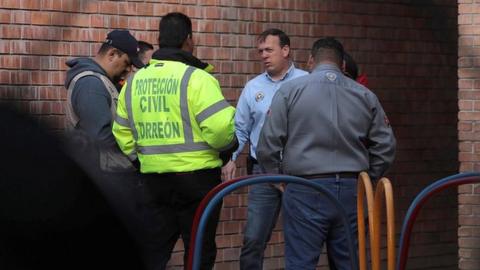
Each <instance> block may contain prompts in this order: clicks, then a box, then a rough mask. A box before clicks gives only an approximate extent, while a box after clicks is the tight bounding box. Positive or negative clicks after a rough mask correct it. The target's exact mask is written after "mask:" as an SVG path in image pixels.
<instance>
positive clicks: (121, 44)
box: [105, 30, 145, 68]
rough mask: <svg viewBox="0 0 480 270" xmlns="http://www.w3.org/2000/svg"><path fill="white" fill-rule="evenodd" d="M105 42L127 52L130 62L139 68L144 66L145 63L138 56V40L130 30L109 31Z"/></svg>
mask: <svg viewBox="0 0 480 270" xmlns="http://www.w3.org/2000/svg"><path fill="white" fill-rule="evenodd" d="M105 43H106V44H108V45H110V46H112V47H115V48H117V49H119V50H120V51H122V52H124V53H126V54H127V55H128V58H130V62H131V63H132V65H134V66H135V67H137V68H142V67H143V66H144V65H145V64H143V63H142V61H141V60H140V58H138V51H139V50H140V49H139V48H138V41H137V40H136V39H135V38H134V37H133V36H132V35H131V34H130V32H128V30H113V31H112V32H110V33H108V35H107V39H106V40H105Z"/></svg>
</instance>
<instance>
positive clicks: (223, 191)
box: [187, 175, 358, 270]
mask: <svg viewBox="0 0 480 270" xmlns="http://www.w3.org/2000/svg"><path fill="white" fill-rule="evenodd" d="M260 183H294V184H300V185H305V186H309V187H311V188H314V189H316V190H317V191H318V192H320V193H321V194H323V195H324V196H325V197H326V198H327V199H328V200H329V201H330V202H331V203H332V204H333V205H334V206H335V208H336V209H337V210H338V211H339V213H340V215H341V217H342V221H343V224H344V228H345V229H346V234H347V241H348V247H349V252H350V265H351V269H358V260H357V252H356V249H355V245H354V240H353V238H352V237H351V235H352V234H351V231H350V230H351V228H350V226H349V222H348V218H347V215H346V213H345V210H344V209H343V207H342V205H341V203H340V202H339V201H338V200H337V199H336V198H335V197H334V196H333V195H332V194H331V193H330V192H329V191H328V190H325V189H324V188H323V187H322V186H320V185H318V184H316V183H315V182H313V181H308V180H306V179H304V178H300V177H295V176H288V175H263V176H255V177H244V178H239V179H235V180H232V181H228V182H224V183H222V184H220V185H218V186H217V187H215V188H214V189H212V190H211V191H210V192H209V193H208V194H207V196H205V198H204V199H203V200H202V202H201V203H200V205H199V207H198V208H197V211H196V213H195V219H194V221H193V225H192V233H191V241H190V252H189V254H188V261H187V269H188V270H192V269H193V270H198V269H200V257H201V253H202V239H203V231H204V229H205V226H206V224H207V220H208V217H209V216H210V212H211V211H212V210H213V208H214V207H215V205H217V204H218V203H219V202H220V201H221V200H222V199H223V197H225V196H226V195H228V194H229V193H231V192H232V191H234V190H236V189H239V188H241V187H244V186H248V185H253V184H260Z"/></svg>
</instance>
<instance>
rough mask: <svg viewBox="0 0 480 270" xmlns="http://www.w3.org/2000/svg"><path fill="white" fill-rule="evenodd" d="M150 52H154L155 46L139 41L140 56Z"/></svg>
mask: <svg viewBox="0 0 480 270" xmlns="http://www.w3.org/2000/svg"><path fill="white" fill-rule="evenodd" d="M148 50H153V45H152V44H150V43H148V42H146V41H142V40H140V41H138V54H141V53H145V52H146V51H148Z"/></svg>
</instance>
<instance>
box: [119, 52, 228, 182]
mask: <svg viewBox="0 0 480 270" xmlns="http://www.w3.org/2000/svg"><path fill="white" fill-rule="evenodd" d="M234 114H235V109H234V108H233V107H232V106H231V105H230V104H229V103H228V102H227V101H226V100H225V98H224V97H223V95H222V92H221V90H220V86H219V83H218V81H217V80H216V79H215V78H214V77H213V76H212V75H210V74H209V73H207V72H205V71H203V70H200V69H197V68H194V67H191V66H188V65H186V64H183V63H181V62H177V61H164V60H156V59H152V60H151V61H150V64H149V65H148V66H147V67H146V68H142V69H140V70H139V71H137V73H135V74H134V75H133V76H131V77H130V78H129V79H128V80H127V83H126V85H124V87H123V89H122V91H121V93H120V96H119V100H118V106H117V116H116V118H115V122H114V124H113V134H114V136H115V139H116V140H117V143H118V145H119V146H120V149H121V150H122V151H123V153H125V154H126V155H129V156H132V157H133V156H135V155H137V156H138V159H139V161H140V164H141V168H140V171H141V172H142V173H167V172H189V171H195V170H201V169H211V168H218V167H220V166H221V165H222V161H221V160H220V158H219V151H222V150H224V149H227V148H229V147H231V146H232V145H233V144H234V143H235V127H234Z"/></svg>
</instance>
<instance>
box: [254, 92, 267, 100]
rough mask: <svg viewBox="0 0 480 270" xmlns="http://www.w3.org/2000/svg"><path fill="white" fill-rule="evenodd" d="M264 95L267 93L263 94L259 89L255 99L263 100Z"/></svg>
mask: <svg viewBox="0 0 480 270" xmlns="http://www.w3.org/2000/svg"><path fill="white" fill-rule="evenodd" d="M264 97H265V94H263V92H262V91H259V92H257V93H256V94H255V101H256V102H260V101H262V100H263V98H264Z"/></svg>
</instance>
